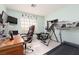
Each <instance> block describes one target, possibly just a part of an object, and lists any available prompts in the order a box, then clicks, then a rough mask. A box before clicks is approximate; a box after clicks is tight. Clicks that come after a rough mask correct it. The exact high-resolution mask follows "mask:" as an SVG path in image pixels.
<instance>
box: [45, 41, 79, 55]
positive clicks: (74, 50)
mask: <svg viewBox="0 0 79 59" xmlns="http://www.w3.org/2000/svg"><path fill="white" fill-rule="evenodd" d="M46 54H47V55H79V45H76V44H72V43H68V42H65V43H62V44H61V45H60V46H58V47H56V48H54V49H52V50H51V51H49V52H47V53H46Z"/></svg>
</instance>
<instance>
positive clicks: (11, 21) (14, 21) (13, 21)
mask: <svg viewBox="0 0 79 59" xmlns="http://www.w3.org/2000/svg"><path fill="white" fill-rule="evenodd" d="M7 22H9V23H11V24H17V18H15V17H12V16H8V18H7Z"/></svg>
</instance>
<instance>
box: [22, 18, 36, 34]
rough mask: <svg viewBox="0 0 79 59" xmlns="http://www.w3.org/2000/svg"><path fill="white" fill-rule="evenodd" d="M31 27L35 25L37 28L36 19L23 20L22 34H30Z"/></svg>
mask: <svg viewBox="0 0 79 59" xmlns="http://www.w3.org/2000/svg"><path fill="white" fill-rule="evenodd" d="M31 25H35V27H36V19H34V18H26V17H22V18H21V29H22V32H25V33H26V32H28V30H29V27H30V26H31Z"/></svg>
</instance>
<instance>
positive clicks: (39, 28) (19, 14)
mask: <svg viewBox="0 0 79 59" xmlns="http://www.w3.org/2000/svg"><path fill="white" fill-rule="evenodd" d="M22 13H24V12H19V11H15V10H11V9H7V14H8V15H10V16H13V17H16V18H18V24H17V25H10V26H9V30H18V31H19V33H22V31H21V24H20V18H21V17H22ZM24 14H25V13H24ZM26 14H27V13H26ZM44 21H45V19H44V17H43V16H37V20H36V22H37V30H36V31H37V32H43V31H44Z"/></svg>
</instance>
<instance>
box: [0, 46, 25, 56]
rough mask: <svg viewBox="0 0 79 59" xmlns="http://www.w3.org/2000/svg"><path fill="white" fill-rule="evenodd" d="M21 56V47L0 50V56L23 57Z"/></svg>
mask: <svg viewBox="0 0 79 59" xmlns="http://www.w3.org/2000/svg"><path fill="white" fill-rule="evenodd" d="M23 54H24V48H23V45H19V46H15V47H12V48H7V49H3V50H0V55H23Z"/></svg>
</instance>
